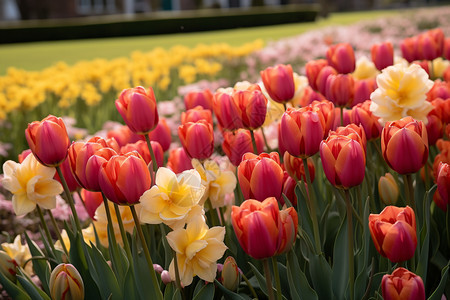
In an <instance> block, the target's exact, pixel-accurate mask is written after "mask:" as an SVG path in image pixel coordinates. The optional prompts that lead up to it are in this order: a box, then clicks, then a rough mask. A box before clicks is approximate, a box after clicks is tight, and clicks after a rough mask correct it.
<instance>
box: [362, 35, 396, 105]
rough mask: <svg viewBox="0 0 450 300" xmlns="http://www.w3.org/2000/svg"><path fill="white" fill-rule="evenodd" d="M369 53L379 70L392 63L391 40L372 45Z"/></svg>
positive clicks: (392, 50)
mask: <svg viewBox="0 0 450 300" xmlns="http://www.w3.org/2000/svg"><path fill="white" fill-rule="evenodd" d="M371 54H372V61H373V63H374V64H375V67H377V69H378V70H380V71H381V70H383V69H384V68H386V67H389V66H392V65H393V64H394V47H393V46H392V43H391V42H384V43H381V44H374V45H372V48H371ZM366 100H367V99H366Z"/></svg>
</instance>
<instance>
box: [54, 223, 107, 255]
mask: <svg viewBox="0 0 450 300" xmlns="http://www.w3.org/2000/svg"><path fill="white" fill-rule="evenodd" d="M81 231H82V232H83V238H84V242H85V243H86V244H88V245H90V242H93V243H94V244H95V233H94V225H93V224H92V223H91V224H90V225H89V226H88V227H86V228H84V229H82V230H81ZM61 237H62V240H63V242H64V245H65V246H66V248H67V251H70V239H69V236H68V235H67V231H66V230H65V229H63V231H62V232H61ZM106 245H108V243H106ZM55 248H56V249H58V250H59V251H61V252H62V251H63V247H62V245H61V242H60V241H59V240H57V241H56V242H55Z"/></svg>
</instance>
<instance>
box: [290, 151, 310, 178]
mask: <svg viewBox="0 0 450 300" xmlns="http://www.w3.org/2000/svg"><path fill="white" fill-rule="evenodd" d="M307 162H308V171H309V175H310V176H311V182H314V177H315V167H314V161H313V160H312V158H310V157H308V159H307ZM283 164H284V168H285V169H286V172H287V173H288V174H289V176H291V177H292V178H294V179H295V180H297V181H300V180H303V181H306V177H305V168H304V165H303V160H302V159H301V158H299V157H295V156H292V155H290V154H289V152H287V151H286V152H284V156H283Z"/></svg>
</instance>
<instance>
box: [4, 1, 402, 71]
mask: <svg viewBox="0 0 450 300" xmlns="http://www.w3.org/2000/svg"><path fill="white" fill-rule="evenodd" d="M398 13H401V11H398V10H389V11H368V12H352V13H335V14H332V15H331V16H330V17H329V18H326V19H319V20H318V21H316V22H310V23H295V24H285V25H278V26H264V27H254V28H242V29H232V30H222V31H209V32H198V33H182V34H171V35H158V36H139V37H120V38H105V39H87V40H70V41H51V42H34V43H23V44H6V45H0V75H4V74H5V73H6V70H7V68H8V67H16V68H22V69H25V70H40V69H43V68H45V67H48V66H50V65H51V64H53V63H56V62H58V61H65V62H66V63H68V64H73V63H75V62H77V61H79V60H91V59H94V58H106V59H112V58H116V57H120V56H128V55H129V54H130V53H131V52H132V51H134V50H140V51H149V50H151V49H153V48H155V47H158V46H159V47H164V48H169V47H171V46H173V45H177V44H182V45H186V46H190V47H192V46H195V45H197V44H199V43H207V44H211V43H219V42H226V43H228V44H230V45H234V46H237V45H241V44H244V43H246V42H249V41H253V40H255V39H258V38H261V39H263V40H264V41H271V40H278V39H280V38H283V37H289V36H295V35H297V34H301V33H303V32H305V31H308V30H312V29H316V28H319V27H324V26H330V25H333V24H337V25H347V24H351V23H354V22H357V21H360V20H364V19H373V18H377V17H380V16H386V15H394V14H398Z"/></svg>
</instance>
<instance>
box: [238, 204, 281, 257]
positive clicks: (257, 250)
mask: <svg viewBox="0 0 450 300" xmlns="http://www.w3.org/2000/svg"><path fill="white" fill-rule="evenodd" d="M231 222H232V224H233V229H234V233H235V234H236V237H237V239H238V241H239V244H240V245H241V247H242V249H243V250H244V251H245V253H247V254H248V255H250V256H251V257H253V258H256V259H264V258H268V257H272V256H274V255H275V254H276V253H277V251H278V248H279V247H280V244H281V240H282V236H283V235H282V234H283V232H282V231H280V230H279V229H280V227H281V226H282V225H281V217H280V211H279V209H278V202H277V200H276V199H275V198H273V197H270V198H267V199H265V200H264V201H262V202H259V201H256V200H253V199H250V200H246V201H244V202H243V203H242V204H241V206H233V207H232V212H231Z"/></svg>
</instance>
